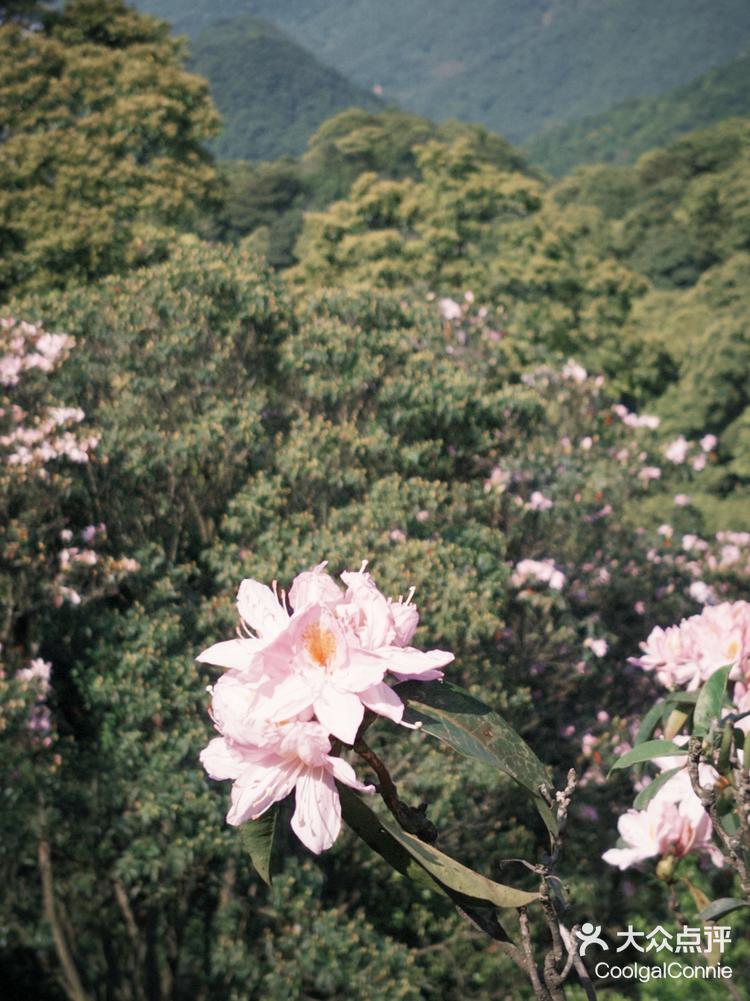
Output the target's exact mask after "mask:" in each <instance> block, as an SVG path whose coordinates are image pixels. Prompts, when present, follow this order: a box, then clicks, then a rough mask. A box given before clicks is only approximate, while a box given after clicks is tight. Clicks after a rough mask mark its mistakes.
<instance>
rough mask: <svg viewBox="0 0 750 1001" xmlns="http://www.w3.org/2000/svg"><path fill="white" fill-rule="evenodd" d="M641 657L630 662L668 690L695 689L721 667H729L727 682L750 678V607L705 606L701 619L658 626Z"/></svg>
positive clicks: (741, 603) (737, 603)
mask: <svg viewBox="0 0 750 1001" xmlns="http://www.w3.org/2000/svg"><path fill="white" fill-rule="evenodd" d="M641 649H642V651H643V654H642V656H641V657H636V658H631V663H633V664H637V665H638V666H639V667H642V668H643V669H644V670H646V671H654V672H655V674H656V676H657V678H658V679H659V681H660V682H661V683H662V684H663V685H665V686H666V687H667V688H674V687H677V686H679V687H686V688H687V690H688V691H693V690H695V689H696V688H698V687H699V686H700V685H701V684H702V683H703V682H704V681H706V680H707V679H708V678H710V677H711V675H712V674H713V673H714V671H717V670H718V669H719V668H720V667H724V666H725V665H730V666H731V668H732V670H731V672H730V678H732V679H733V680H736V679H741V678H743V677H747V676H748V675H750V603H748V602H746V601H735V602H723V603H722V604H719V605H713V606H707V607H706V608H704V609H703V611H702V612H701V613H700V615H693V616H691V617H690V618H688V619H683V620H682V622H681V623H680V624H679V626H669V627H668V628H667V629H666V630H665V629H662V628H661V627H660V626H657V627H656V628H655V629H654V630H653V631H652V632H651V634H650V635H649V637H648V639H647V640H646V642H645V643H642V644H641Z"/></svg>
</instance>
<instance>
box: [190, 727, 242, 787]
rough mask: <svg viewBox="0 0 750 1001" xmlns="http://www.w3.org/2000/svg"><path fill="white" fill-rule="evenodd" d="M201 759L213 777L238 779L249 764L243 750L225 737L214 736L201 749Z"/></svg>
mask: <svg viewBox="0 0 750 1001" xmlns="http://www.w3.org/2000/svg"><path fill="white" fill-rule="evenodd" d="M200 759H201V764H202V765H203V767H204V768H205V769H206V771H207V772H208V774H209V775H210V776H211V778H212V779H236V778H237V776H238V775H239V774H240V773H241V772H242V770H243V769H244V768H245V767H246V764H247V763H246V761H245V759H244V757H243V755H242V752H241V751H240V750H239V749H238V748H237V747H235V746H233V745H231V744H228V743H227V741H226V740H224V738H223V737H214V739H213V740H212V741H211V743H210V744H209V745H208V747H204V748H203V750H202V751H201V753H200Z"/></svg>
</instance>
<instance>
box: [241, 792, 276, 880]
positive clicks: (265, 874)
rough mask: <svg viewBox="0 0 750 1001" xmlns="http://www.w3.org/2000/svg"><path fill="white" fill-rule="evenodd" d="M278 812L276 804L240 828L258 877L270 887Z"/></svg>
mask: <svg viewBox="0 0 750 1001" xmlns="http://www.w3.org/2000/svg"><path fill="white" fill-rule="evenodd" d="M278 812H279V811H278V805H277V804H274V805H273V806H272V807H271V808H270V809H269V810H266V812H265V813H264V814H263V816H262V817H258V819H257V820H250V821H248V822H247V823H246V824H242V825H241V826H240V835H241V837H242V844H243V846H244V848H245V850H246V851H247V852H248V854H249V855H250V860H251V862H252V863H253V865H254V866H255V869H256V871H257V873H258V875H259V876H260V878H261V879H262V880H263V882H264V883H268V885H269V886H270V885H271V852H272V851H273V838H274V834H275V833H276V817H277V815H278Z"/></svg>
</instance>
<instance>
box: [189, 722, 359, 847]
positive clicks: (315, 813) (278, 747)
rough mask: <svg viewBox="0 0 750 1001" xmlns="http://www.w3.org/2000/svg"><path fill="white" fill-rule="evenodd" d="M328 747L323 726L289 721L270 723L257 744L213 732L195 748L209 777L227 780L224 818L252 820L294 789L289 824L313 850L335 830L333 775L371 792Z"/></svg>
mask: <svg viewBox="0 0 750 1001" xmlns="http://www.w3.org/2000/svg"><path fill="white" fill-rule="evenodd" d="M330 750H331V744H330V741H329V739H328V736H327V734H326V730H325V728H324V727H323V726H321V725H320V724H319V723H315V722H293V723H285V724H281V725H279V726H277V727H275V728H270V729H269V731H268V732H267V734H266V736H265V742H264V744H263V746H257V745H253V744H243V743H240V742H235V741H234V740H231V739H228V738H226V737H216V738H214V739H213V740H212V741H211V743H210V744H209V745H208V747H206V748H205V749H204V750H203V751H202V752H201V762H202V763H203V766H204V768H205V769H206V771H207V772H208V774H209V775H210V776H211V778H213V779H232V780H233V785H232V805H231V807H230V809H229V813H228V814H227V823H229V824H232V825H234V826H237V825H239V824H242V823H244V822H245V821H247V820H257V818H258V817H260V816H262V815H263V814H264V813H265V812H266V810H268V809H269V808H270V807H271V806H272V805H273V804H274V803H278V802H279V801H280V800H282V799H285V798H286V797H287V796H288V795H289V793H291V792H292V790H294V795H295V810H294V815H293V817H292V830H293V831H294V833H295V834H296V835H297V837H298V838H299V839H300V841H302V843H303V844H304V845H306V846H307V847H308V848H309V849H310V850H311V851H313V852H315V853H316V854H319V853H320V852H322V851H325V850H326V849H327V848H330V847H331V845H332V844H333V843H334V841H335V840H336V838H337V837H338V835H339V832H340V830H341V803H340V801H339V796H338V792H337V790H336V784H335V781H334V780H335V779H338V781H339V782H343V783H344V784H345V785H348V786H350V787H351V788H352V789H357V790H358V791H359V792H368V793H371V792H374V788H373V786H370V785H363V784H362V783H361V782H359V781H358V780H357V778H356V776H355V774H354V769H353V768H352V767H351V765H349V764H348V763H347V762H346V761H343V760H342V759H341V758H337V757H333V756H332V755H331V754H330Z"/></svg>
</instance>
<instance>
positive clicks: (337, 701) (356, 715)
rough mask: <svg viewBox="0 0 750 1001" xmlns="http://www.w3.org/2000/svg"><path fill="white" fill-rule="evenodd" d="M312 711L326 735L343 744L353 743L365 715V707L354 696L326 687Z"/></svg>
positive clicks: (329, 686)
mask: <svg viewBox="0 0 750 1001" xmlns="http://www.w3.org/2000/svg"><path fill="white" fill-rule="evenodd" d="M313 709H314V710H315V715H316V716H317V717H318V721H319V722H320V723H321V724H322V725H323V726H324V727H325V729H326V730H327V732H328V733H332V734H333V736H334V737H338V738H339V740H343V741H344V743H345V744H353V743H354V740H355V738H356V736H357V730H359V726H360V723H361V722H362V717H363V716H364V714H365V707H364V706H363V705H362V703H361V702H360V700H359V699H358V698H357V696H356V695H352V693H351V692H340V691H338V690H337V689H335V688H334V687H333V686H332V685H327V686H326V687H325V688H324V689H323V690H322V691H321V692H320V694H319V695H318V697H317V698H316V699H315V701H314V702H313Z"/></svg>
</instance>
